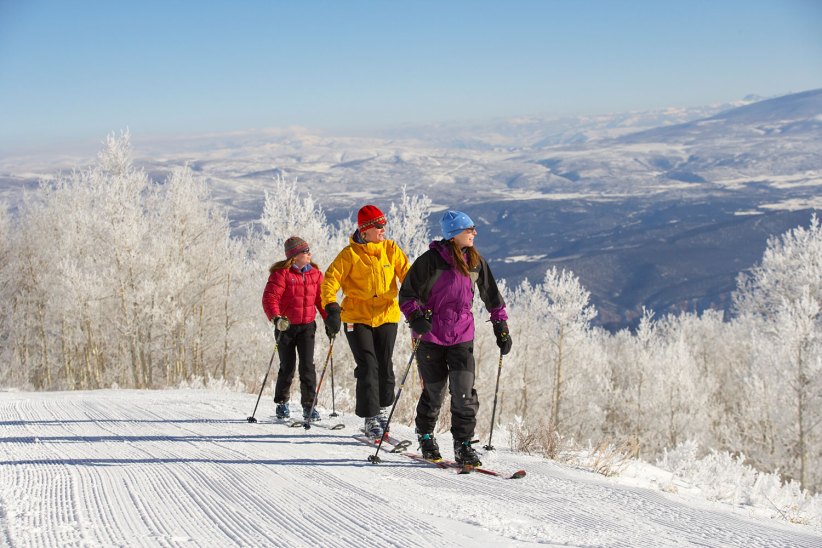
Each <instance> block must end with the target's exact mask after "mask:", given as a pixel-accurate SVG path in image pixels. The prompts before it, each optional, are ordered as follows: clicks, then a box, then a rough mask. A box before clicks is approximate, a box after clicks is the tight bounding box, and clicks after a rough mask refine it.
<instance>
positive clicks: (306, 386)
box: [274, 322, 317, 409]
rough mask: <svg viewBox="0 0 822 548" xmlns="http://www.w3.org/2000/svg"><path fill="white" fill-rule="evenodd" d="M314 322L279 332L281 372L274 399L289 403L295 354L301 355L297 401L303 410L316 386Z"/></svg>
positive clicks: (278, 352)
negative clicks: (298, 399) (298, 396)
mask: <svg viewBox="0 0 822 548" xmlns="http://www.w3.org/2000/svg"><path fill="white" fill-rule="evenodd" d="M316 331H317V323H316V322H311V323H304V324H298V325H295V324H292V325H290V326H289V327H288V329H287V330H285V331H283V332H282V334H280V343H279V346H278V347H277V354H279V356H280V371H279V373H277V384H276V386H275V387H274V401H275V402H276V403H288V400H289V399H291V381H293V380H294V368H295V366H296V365H297V354H299V356H300V404H302V406H303V409H307V408H311V404H312V403H314V392H315V390H316V387H317V372H316V371H315V369H314V335H315V333H316Z"/></svg>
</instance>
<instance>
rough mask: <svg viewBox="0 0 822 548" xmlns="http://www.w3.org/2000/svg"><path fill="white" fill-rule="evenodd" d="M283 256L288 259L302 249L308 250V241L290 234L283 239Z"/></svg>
mask: <svg viewBox="0 0 822 548" xmlns="http://www.w3.org/2000/svg"><path fill="white" fill-rule="evenodd" d="M283 247H284V248H285V258H286V259H290V258H291V257H293V256H294V255H299V254H300V253H302V252H303V251H308V242H306V241H305V240H303V239H302V238H300V237H299V236H291V237H290V238H289V239H287V240H286V241H285V245H284V246H283Z"/></svg>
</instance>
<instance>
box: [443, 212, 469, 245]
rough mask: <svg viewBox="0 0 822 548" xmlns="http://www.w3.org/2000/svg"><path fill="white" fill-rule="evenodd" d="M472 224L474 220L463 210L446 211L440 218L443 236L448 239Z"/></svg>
mask: <svg viewBox="0 0 822 548" xmlns="http://www.w3.org/2000/svg"><path fill="white" fill-rule="evenodd" d="M472 226H474V221H472V220H471V217H469V216H468V215H466V214H465V213H463V212H462V211H450V210H449V211H446V212H445V215H443V216H442V219H440V227H441V228H442V237H443V238H445V239H446V240H450V239H451V238H453V237H454V236H456V235H457V234H459V233H460V232H462V231H463V230H465V229H466V228H471V227H472Z"/></svg>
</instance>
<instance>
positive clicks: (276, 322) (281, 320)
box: [271, 316, 291, 333]
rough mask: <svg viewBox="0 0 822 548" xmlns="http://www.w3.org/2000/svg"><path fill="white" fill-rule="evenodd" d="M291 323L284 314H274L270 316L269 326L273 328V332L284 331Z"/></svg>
mask: <svg viewBox="0 0 822 548" xmlns="http://www.w3.org/2000/svg"><path fill="white" fill-rule="evenodd" d="M290 325H291V323H290V322H289V321H288V318H286V317H285V316H274V317H273V318H271V326H272V327H273V328H274V332H275V333H276V332H277V331H285V330H287V329H288V327H289V326H290Z"/></svg>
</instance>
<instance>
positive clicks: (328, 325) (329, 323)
mask: <svg viewBox="0 0 822 548" xmlns="http://www.w3.org/2000/svg"><path fill="white" fill-rule="evenodd" d="M325 312H326V314H328V316H327V317H326V318H325V334H326V335H328V338H329V339H330V338H332V337H335V336H336V335H337V333H339V332H340V325H341V322H340V305H338V304H337V303H328V304H327V305H325Z"/></svg>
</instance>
